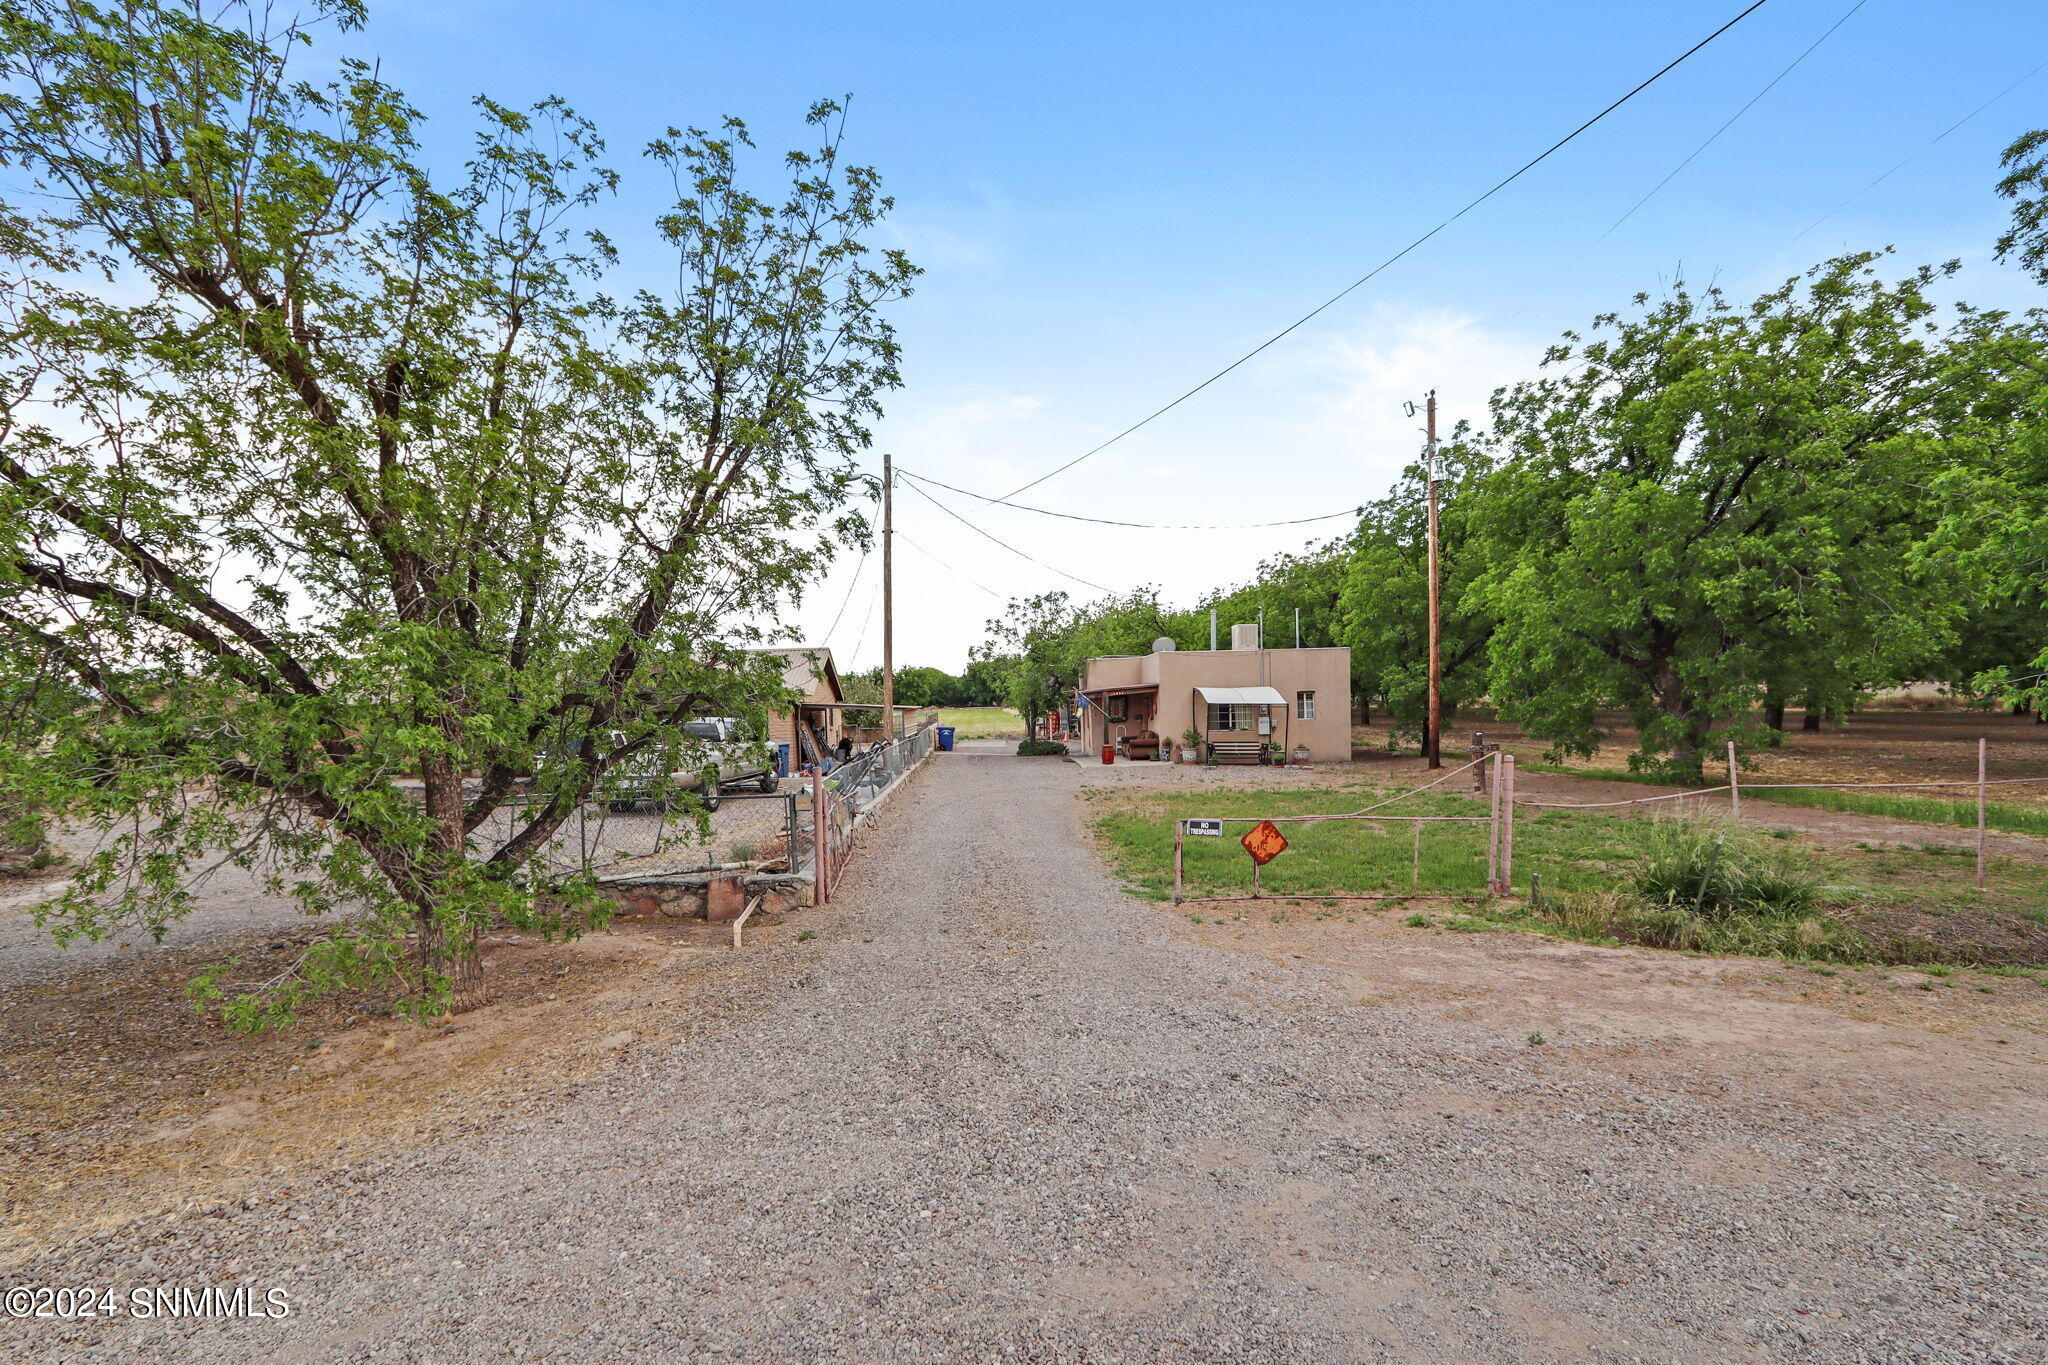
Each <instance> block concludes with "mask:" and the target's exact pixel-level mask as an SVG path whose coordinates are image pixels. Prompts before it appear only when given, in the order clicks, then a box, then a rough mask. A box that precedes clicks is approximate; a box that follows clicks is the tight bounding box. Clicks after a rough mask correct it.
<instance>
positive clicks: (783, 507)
mask: <svg viewBox="0 0 2048 1365" xmlns="http://www.w3.org/2000/svg"><path fill="white" fill-rule="evenodd" d="M207 15H213V16H214V17H212V18H209V17H207ZM361 18H362V12H361V10H360V8H359V6H357V5H355V4H353V3H349V2H348V0H333V2H332V3H329V4H326V5H324V6H319V7H318V9H317V13H316V14H315V15H314V17H313V19H312V21H311V22H309V23H307V24H301V23H298V22H296V21H294V22H290V23H287V24H285V25H284V26H282V27H266V25H267V24H268V23H269V19H268V12H267V11H266V10H264V9H263V8H262V7H260V6H249V5H243V4H232V3H231V4H228V5H226V6H224V7H214V8H210V9H206V10H203V11H202V10H195V9H194V8H193V7H190V6H182V7H181V6H177V5H171V4H152V3H140V4H134V5H127V6H121V7H115V8H111V9H109V8H94V7H88V6H84V5H74V4H70V3H65V2H64V0H21V3H18V4H14V5H10V6H9V7H8V8H7V9H6V11H5V13H4V16H0V91H4V93H0V163H4V164H5V165H6V166H8V167H10V168H12V170H13V171H14V172H15V173H16V174H17V176H18V177H19V179H18V182H17V184H16V185H15V186H14V187H13V188H12V189H10V191H9V192H8V197H7V198H6V200H5V201H4V202H0V250H4V252H5V254H6V257H7V262H8V265H9V269H8V271H7V273H6V277H5V280H4V282H0V411H4V414H5V416H4V420H0V627H4V630H0V651H6V652H7V654H8V656H9V658H10V659H11V660H15V661H28V660H31V659H33V660H38V661H45V662H54V663H56V664H58V665H60V666H61V667H62V668H63V669H64V670H65V671H66V672H67V673H68V675H69V676H70V678H71V679H72V680H73V681H74V682H75V683H76V684H77V685H78V686H79V687H81V688H83V689H84V690H85V691H87V692H89V693H90V694H91V695H92V697H93V698H94V699H95V705H94V706H92V707H90V708H81V709H79V710H77V711H75V712H72V713H70V714H68V715H64V716H61V717H58V718H57V719H56V721H55V723H54V724H53V726H52V727H51V729H50V730H49V731H48V732H47V733H45V734H43V735H41V736H38V737H37V743H36V744H35V745H34V746H33V747H30V746H24V745H22V744H19V743H17V744H14V745H7V746H0V748H5V749H6V751H7V757H6V758H4V759H0V787H4V789H5V790H6V791H7V792H8V793H10V795H11V797H12V799H14V800H15V801H17V802H19V803H22V804H25V805H29V806H33V807H35V808H38V809H42V810H46V811H48V812H50V813H51V814H52V815H54V816H57V817H61V818H64V819H67V820H74V821H87V822H97V823H98V824H100V825H102V826H103V827H105V828H107V829H108V830H109V831H111V832H118V837H116V838H114V839H113V841H112V842H111V843H110V844H109V845H108V846H107V847H106V848H104V849H103V851H102V852H101V853H100V854H99V855H98V856H96V857H95V858H93V859H92V860H91V861H90V862H89V863H87V864H86V865H85V867H84V868H83V869H82V870H81V873H80V876H79V877H78V879H77V880H76V881H75V882H74V883H73V885H72V886H71V888H70V889H69V891H68V892H67V893H66V894H65V895H64V896H63V897H62V898H60V899H59V900H58V901H57V902H55V903H54V904H52V905H51V906H49V907H48V908H47V911H46V913H47V915H48V916H49V917H50V918H51V919H52V920H53V921H54V923H55V925H56V926H57V929H58V931H59V933H60V934H62V935H77V934H83V935H89V936H95V937H96V936H100V935H104V934H106V933H109V932H112V931H113V930H114V929H115V928H117V927H119V926H121V925H124V924H132V925H135V926H138V927H140V928H141V929H143V930H144V931H154V932H157V933H161V932H162V930H163V929H164V927H165V926H166V925H167V924H168V923H170V922H171V921H172V920H174V919H176V918H177V917H178V916H179V915H181V914H183V913H184V912H185V911H186V909H187V908H188V907H189V906H190V904H191V902H190V897H189V894H188V891H187V885H186V883H187V876H188V873H189V871H190V870H191V869H192V868H193V867H194V866H195V865H197V864H198V862H199V861H200V860H202V859H204V858H207V857H210V856H219V851H221V850H226V851H227V852H228V856H232V857H233V858H235V859H236V860H237V861H243V862H251V863H253V862H257V861H263V862H265V863H267V864H269V865H270V866H271V867H272V868H273V870H274V871H275V873H276V875H277V877H278V879H279V882H280V884H281V885H283V886H285V887H287V888H289V889H290V890H291V891H292V892H293V894H295V895H297V896H298V898H299V899H300V900H301V902H302V903H303V904H304V906H305V908H306V909H307V910H309V911H311V912H314V913H321V912H327V911H340V910H348V911H350V912H352V913H351V914H350V915H349V916H348V917H346V918H345V919H343V920H342V921H341V922H339V923H337V924H335V925H334V926H333V927H332V929H331V930H330V931H329V933H328V935H327V936H326V937H325V938H324V939H323V940H321V942H320V944H319V946H318V947H317V948H316V949H315V951H314V952H313V953H312V954H310V955H309V956H308V958H307V959H306V960H305V961H304V962H303V963H302V964H301V965H300V968H299V969H298V971H297V972H296V973H294V974H289V975H288V976H287V977H285V978H281V979H278V980H274V981H271V982H269V983H267V984H266V985H265V986H264V987H262V988H260V989H258V990H256V991H255V992H254V993H253V994H251V995H249V996H247V997H245V998H244V999H243V1000H241V1002H240V1004H239V1006H238V1008H239V1010H240V1016H239V1017H241V1018H243V1019H245V1020H249V1021H256V1020H260V1019H261V1018H263V1017H265V1016H266V1013H268V1012H274V1011H276V1010H281V1009H285V1008H288V1007H289V1006H290V1005H291V1003H292V1002H293V1001H294V1000H295V999H297V998H299V997H300V996H302V995H303V994H304V993H305V992H306V991H308V990H311V989H316V988H318V987H319V986H321V985H324V984H328V983H332V982H336V981H342V980H355V979H362V978H364V977H379V976H389V975H392V974H395V973H406V972H409V973H414V974H415V979H416V982H417V987H418V989H417V990H416V991H415V992H414V993H413V994H412V996H411V1001H412V1004H413V1005H414V1006H415V1007H416V1008H420V1009H426V1010H435V1009H439V1008H441V1007H442V1006H443V1005H444V1004H445V1003H446V1002H448V1001H449V1000H450V999H451V998H452V999H454V1000H455V1001H456V1002H457V1003H469V1002H471V1001H473V1000H474V999H476V998H477V996H478V993H479V991H480V989H481V983H480V980H479V979H478V975H477V955H476V949H475V944H476V938H477V935H478V933H479V932H480V930H481V929H482V928H483V927H484V926H485V925H487V924H488V923H490V922H491V921H493V920H494V919H500V918H502V919H506V920H510V921H511V922H513V923H515V924H523V925H531V926H538V927H541V928H545V929H548V930H550V931H560V932H574V931H576V930H577V929H578V928H579V927H580V926H581V925H582V924H584V923H586V922H588V918H589V917H590V916H595V915H599V914H601V909H600V908H599V906H598V905H597V903H596V902H595V901H594V900H592V899H590V898H589V897H588V896H586V895H582V894H580V893H579V888H578V887H577V886H575V885H573V884H571V885H566V886H558V887H556V888H555V889H556V890H559V891H562V892H564V893H565V894H566V895H567V897H568V899H567V900H566V901H562V900H557V899H554V898H547V899H536V896H535V894H534V893H535V891H536V890H537V889H539V888H541V887H543V886H546V885H548V884H549V883H550V881H551V880H552V879H553V874H552V873H551V872H550V871H549V869H548V868H547V867H546V866H545V865H544V864H542V863H539V862H536V861H535V859H536V855H537V854H538V853H540V851H541V850H542V849H544V848H545V847H546V845H547V844H548V843H549V842H550V841H551V839H552V838H553V837H554V835H555V832H556V831H557V830H558V829H559V827H560V825H561V823H562V821H563V820H564V819H565V818H566V816H567V815H568V814H569V813H570V812H572V811H573V810H574V809H575V808H576V806H577V805H578V803H579V802H580V801H582V800H583V799H584V798H585V797H587V796H588V794H589V793H590V791H591V790H592V787H593V786H594V784H595V783H596V782H597V781H598V780H599V778H600V777H601V776H602V775H603V774H604V773H605V772H606V771H607V770H608V769H609V768H611V767H612V766H614V765H617V764H619V763H622V762H625V761H627V760H629V759H630V758H632V756H634V755H635V754H639V753H642V752H643V751H647V750H650V749H652V750H657V751H660V752H663V753H669V752H677V751H681V752H684V753H687V751H688V750H689V749H690V747H691V745H692V743H693V741H690V740H689V739H688V737H687V735H686V734H684V732H683V731H682V729H681V722H682V721H684V720H686V719H688V718H689V717H690V716H692V715H696V714H703V713H705V712H711V713H726V714H744V713H746V712H748V711H754V710H758V709H759V707H760V705H761V701H762V699H763V698H764V697H770V696H773V695H776V694H777V693H778V691H779V689H780V680H779V677H778V676H777V674H776V665H775V663H774V662H772V661H764V660H763V659H762V658H760V657H757V656H752V655H750V654H749V653H748V652H747V651H746V649H745V648H744V646H745V645H746V644H748V643H750V642H752V641H753V640H754V639H757V638H758V637H759V635H760V634H761V631H759V630H756V631H747V630H742V629H738V628H736V627H734V626H733V625H732V623H733V622H734V621H737V620H754V621H757V622H764V623H768V624H770V625H772V623H773V621H774V620H775V619H776V615H777V613H778V612H779V611H780V610H782V609H783V608H784V607H785V606H786V604H787V602H788V600H789V599H790V597H791V596H792V595H793V594H795V593H796V592H797V591H799V590H800V588H801V586H802V585H803V584H804V583H805V582H806V581H807V580H808V579H809V578H810V577H811V576H812V575H813V574H814V573H815V572H816V570H817V569H818V568H819V565H820V560H821V558H822V557H823V556H825V555H827V554H829V552H830V545H831V542H832V540H833V539H834V538H835V533H836V537H837V538H846V539H855V540H858V539H860V538H862V537H863V536H864V535H865V529H864V526H863V524H862V522H861V520H860V518H859V517H857V516H854V515H851V514H849V513H844V512H842V511H841V510H840V509H841V508H842V506H843V504H844V501H845V499H846V497H847V495H848V494H849V493H850V492H852V491H854V490H855V489H856V487H858V486H859V482H860V480H859V476H858V475H857V473H856V471H855V470H854V468H853V466H852V462H851V461H852V457H853V455H854V454H855V452H857V451H858V450H859V449H860V448H861V447H862V446H864V445H865V444H866V442H867V439H868V438H867V425H866V424H867V422H868V421H869V420H870V419H872V417H873V416H874V415H875V413H876V412H877V411H878V407H877V402H878V396H879V395H880V394H881V393H883V392H885V391H886V390H887V389H889V388H891V387H892V386H894V385H895V384H896V383H897V382H898V381H897V368H896V362H897V347H896V342H895V339H894V337H893V335H892V333H891V331H890V328H889V326H888V325H887V323H886V322H885V321H884V319H883V309H884V307H885V305H887V304H888V303H890V302H891V301H892V300H894V299H897V298H899V297H901V296H902V295H903V294H905V293H906V292H907V290H908V286H909V282H910V280H911V277H912V275H913V273H914V272H913V270H912V267H911V266H910V265H909V263H908V262H907V261H906V260H904V259H903V257H902V256H901V255H900V254H898V253H895V252H881V253H877V252H873V251H871V250H870V249H869V248H868V246H867V245H866V238H867V236H868V235H869V234H870V232H871V231H872V230H873V228H874V227H875V225H876V223H877V222H878V221H879V220H880V218H881V217H882V215H883V214H884V213H885V212H886V210H887V209H888V208H889V201H888V200H887V199H886V198H884V197H883V196H882V195H881V193H880V190H879V187H878V182H877V179H876V177H875V175H874V173H873V172H872V171H870V170H868V169H866V168H863V167H858V166H853V165H849V164H847V163H846V161H845V160H844V158H843V157H842V156H841V153H840V148H839V136H838V131H837V110H836V108H835V107H834V106H832V105H830V104H821V105H819V106H817V107H816V108H814V109H813V110H812V111H811V120H810V121H811V125H812V127H813V128H814V129H815V130H816V132H817V134H818V136H819V145H818V146H816V147H814V148H813V149H811V150H808V151H801V152H795V153H792V154H790V156H789V157H788V159H787V165H788V170H789V181H788V184H787V185H786V187H785V188H784V189H782V190H781V191H779V192H777V193H775V194H773V195H772V196H770V197H762V196H759V195H757V194H755V193H754V192H753V191H752V190H750V189H749V188H748V184H747V177H746V175H744V174H743V171H742V166H743V162H744V160H745V158H746V152H747V148H748V147H749V145H750V144H749V142H748V139H747V134H746V130H745V128H744V127H743V126H742V125H741V124H739V123H738V122H736V121H728V122H727V123H726V124H725V125H723V126H722V127H721V128H720V129H718V130H716V131H715V132H707V131H704V130H699V129H692V130H689V131H686V132H685V131H678V130H673V129H671V130H670V131H669V132H668V133H667V134H666V135H665V136H663V137H661V138H660V139H658V140H656V141H655V142H654V143H652V144H651V145H650V146H649V147H648V148H647V149H646V158H645V164H646V165H648V166H649V167H650V168H652V169H653V170H654V171H655V172H657V173H658V174H660V175H661V176H662V177H663V178H664V179H665V180H666V181H667V183H668V185H669V186H670V187H671V188H672V203H671V205H670V207H669V208H668V209H667V210H666V211H665V212H663V213H662V214H661V215H660V217H659V218H658V220H657V222H656V224H655V228H656V232H657V234H658V237H659V240H660V241H661V242H662V243H663V244H664V247H665V249H666V250H668V251H670V252H673V254H674V257H675V276H674V278H675V280H676V284H675V286H674V288H673V290H672V291H669V292H665V293H656V292H653V291H645V292H640V293H636V294H633V295H631V296H628V297H623V298H620V297H614V296H612V295H610V294H607V293H606V292H605V291H604V289H603V279H604V276H605V273H606V272H607V271H608V269H609V268H610V267H611V266H612V265H613V263H614V253H613V249H612V247H611V245H610V244H609V243H608V242H607V241H606V240H605V239H604V238H603V237H602V236H601V235H600V234H598V233H596V232H594V231H590V230H587V229H583V228H581V227H579V223H580V219H581V215H582V213H583V211H584V210H586V209H587V208H588V207H589V206H590V205H591V204H592V203H594V202H595V201H596V200H597V199H599V198H600V197H602V196H604V195H607V194H609V193H610V192H611V189H612V187H613V185H614V183H615V179H616V178H615V176H614V174H613V173H612V172H611V171H610V170H608V169H606V168H605V166H604V164H603V160H602V158H603V152H604V148H603V143H602V142H601V141H600V139H599V138H598V135H597V133H596V131H595V129H593V128H592V127H591V125H590V124H588V123H587V122H585V121H584V120H582V119H580V118H578V117H577V116H576V115H575V114H574V113H573V112H572V111H570V110H569V109H567V108H566V107H564V106H563V105H562V104H560V103H559V102H557V101H547V102H544V103H542V104H540V105H538V106H536V107H535V108H533V109H531V110H524V111H522V110H515V109H512V108H508V107H506V106H503V105H500V104H497V103H495V102H493V101H491V100H488V99H479V100H478V101H477V102H476V117H477V125H478V130H477V133H476V136H475V139H474V143H473V147H472V150H471V152H470V155H469V157H468V160H467V162H466V164H464V165H462V166H461V167H459V168H458V169H456V170H455V171H454V172H453V173H452V174H444V173H443V172H441V171H439V170H437V169H436V168H434V167H431V166H429V165H428V164H427V163H426V162H425V161H424V160H423V159H422V157H421V155H420V152H419V147H418V144H417V140H416V134H417V128H418V125H419V121H420V120H419V115H418V114H417V113H416V111H414V110H413V109H412V108H411V107H410V106H409V105H408V104H407V103H406V101H405V99H404V97H403V95H402V94H401V93H400V92H399V91H397V90H395V89H393V88H392V87H391V86H390V85H388V84H387V83H385V82H384V81H383V80H382V79H381V78H380V77H379V75H378V73H377V71H376V69H375V68H374V67H372V66H370V65H367V64H365V63H363V62H360V61H356V60H353V59H344V60H342V61H341V62H340V63H339V64H338V65H337V66H335V67H334V68H333V70H334V73H335V74H333V75H332V77H331V78H328V79H323V80H318V81H306V80H299V79H296V78H294V77H293V76H292V75H291V74H290V73H289V72H288V70H287V59H288V57H289V56H290V54H291V53H292V52H293V51H295V50H296V49H299V48H300V47H301V46H302V44H303V43H304V42H307V41H310V40H311V39H312V38H314V37H315V36H316V35H317V33H318V31H319V30H320V28H321V27H322V26H323V24H324V25H338V26H341V27H350V26H353V25H355V24H357V23H359V22H360V20H361ZM664 273H665V272H664ZM30 755H33V757H30ZM684 761H687V759H685V760H684ZM528 774H532V775H533V776H532V779H531V780H532V785H533V790H534V798H533V800H532V802H531V804H527V805H522V806H521V807H519V808H518V809H517V810H516V811H515V812H512V813H511V815H510V818H509V821H508V820H507V819H506V818H505V817H503V816H501V815H500V812H501V808H502V807H503V806H504V802H505V798H506V797H507V796H508V794H510V793H511V792H512V790H513V789H514V787H515V785H517V784H519V783H520V782H522V781H523V780H525V778H526V775H528ZM412 778H416V779H417V780H416V781H409V780H408V779H412ZM563 904H567V905H568V906H570V908H569V909H567V910H562V909H544V908H543V907H544V906H560V905H563ZM408 931H411V932H413V933H416V934H417V943H418V956H417V962H416V964H414V965H410V966H409V965H408V964H406V963H404V962H403V961H402V948H403V944H404V941H405V935H406V934H407V932H408Z"/></svg>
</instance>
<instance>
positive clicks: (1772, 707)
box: [1764, 697, 1785, 749]
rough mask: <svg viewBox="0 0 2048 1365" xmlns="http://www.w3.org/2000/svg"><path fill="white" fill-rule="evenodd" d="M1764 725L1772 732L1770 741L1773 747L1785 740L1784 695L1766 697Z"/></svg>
mask: <svg viewBox="0 0 2048 1365" xmlns="http://www.w3.org/2000/svg"><path fill="white" fill-rule="evenodd" d="M1764 725H1765V727H1766V728H1768V729H1769V730H1770V732H1771V739H1770V743H1771V747H1772V748H1773V749H1775V748H1777V747H1778V746H1779V745H1780V744H1782V743H1784V742H1785V699H1784V698H1783V697H1765V698H1764Z"/></svg>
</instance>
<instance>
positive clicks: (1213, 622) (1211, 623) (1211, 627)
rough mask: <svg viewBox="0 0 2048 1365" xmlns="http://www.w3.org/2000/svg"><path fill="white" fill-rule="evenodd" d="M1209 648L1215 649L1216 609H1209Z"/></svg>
mask: <svg viewBox="0 0 2048 1365" xmlns="http://www.w3.org/2000/svg"><path fill="white" fill-rule="evenodd" d="M1209 648H1210V650H1211V651H1213V650H1214V649H1215V648H1216V608H1214V607H1211V608H1209Z"/></svg>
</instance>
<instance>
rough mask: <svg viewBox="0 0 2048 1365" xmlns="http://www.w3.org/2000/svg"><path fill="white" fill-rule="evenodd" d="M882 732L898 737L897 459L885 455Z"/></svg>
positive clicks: (883, 482)
mask: <svg viewBox="0 0 2048 1365" xmlns="http://www.w3.org/2000/svg"><path fill="white" fill-rule="evenodd" d="M882 733H883V734H884V735H887V736H888V737H889V738H890V739H891V740H893V739H895V738H896V462H895V459H894V457H893V456H890V455H886V454H885V455H883V456H882Z"/></svg>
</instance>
